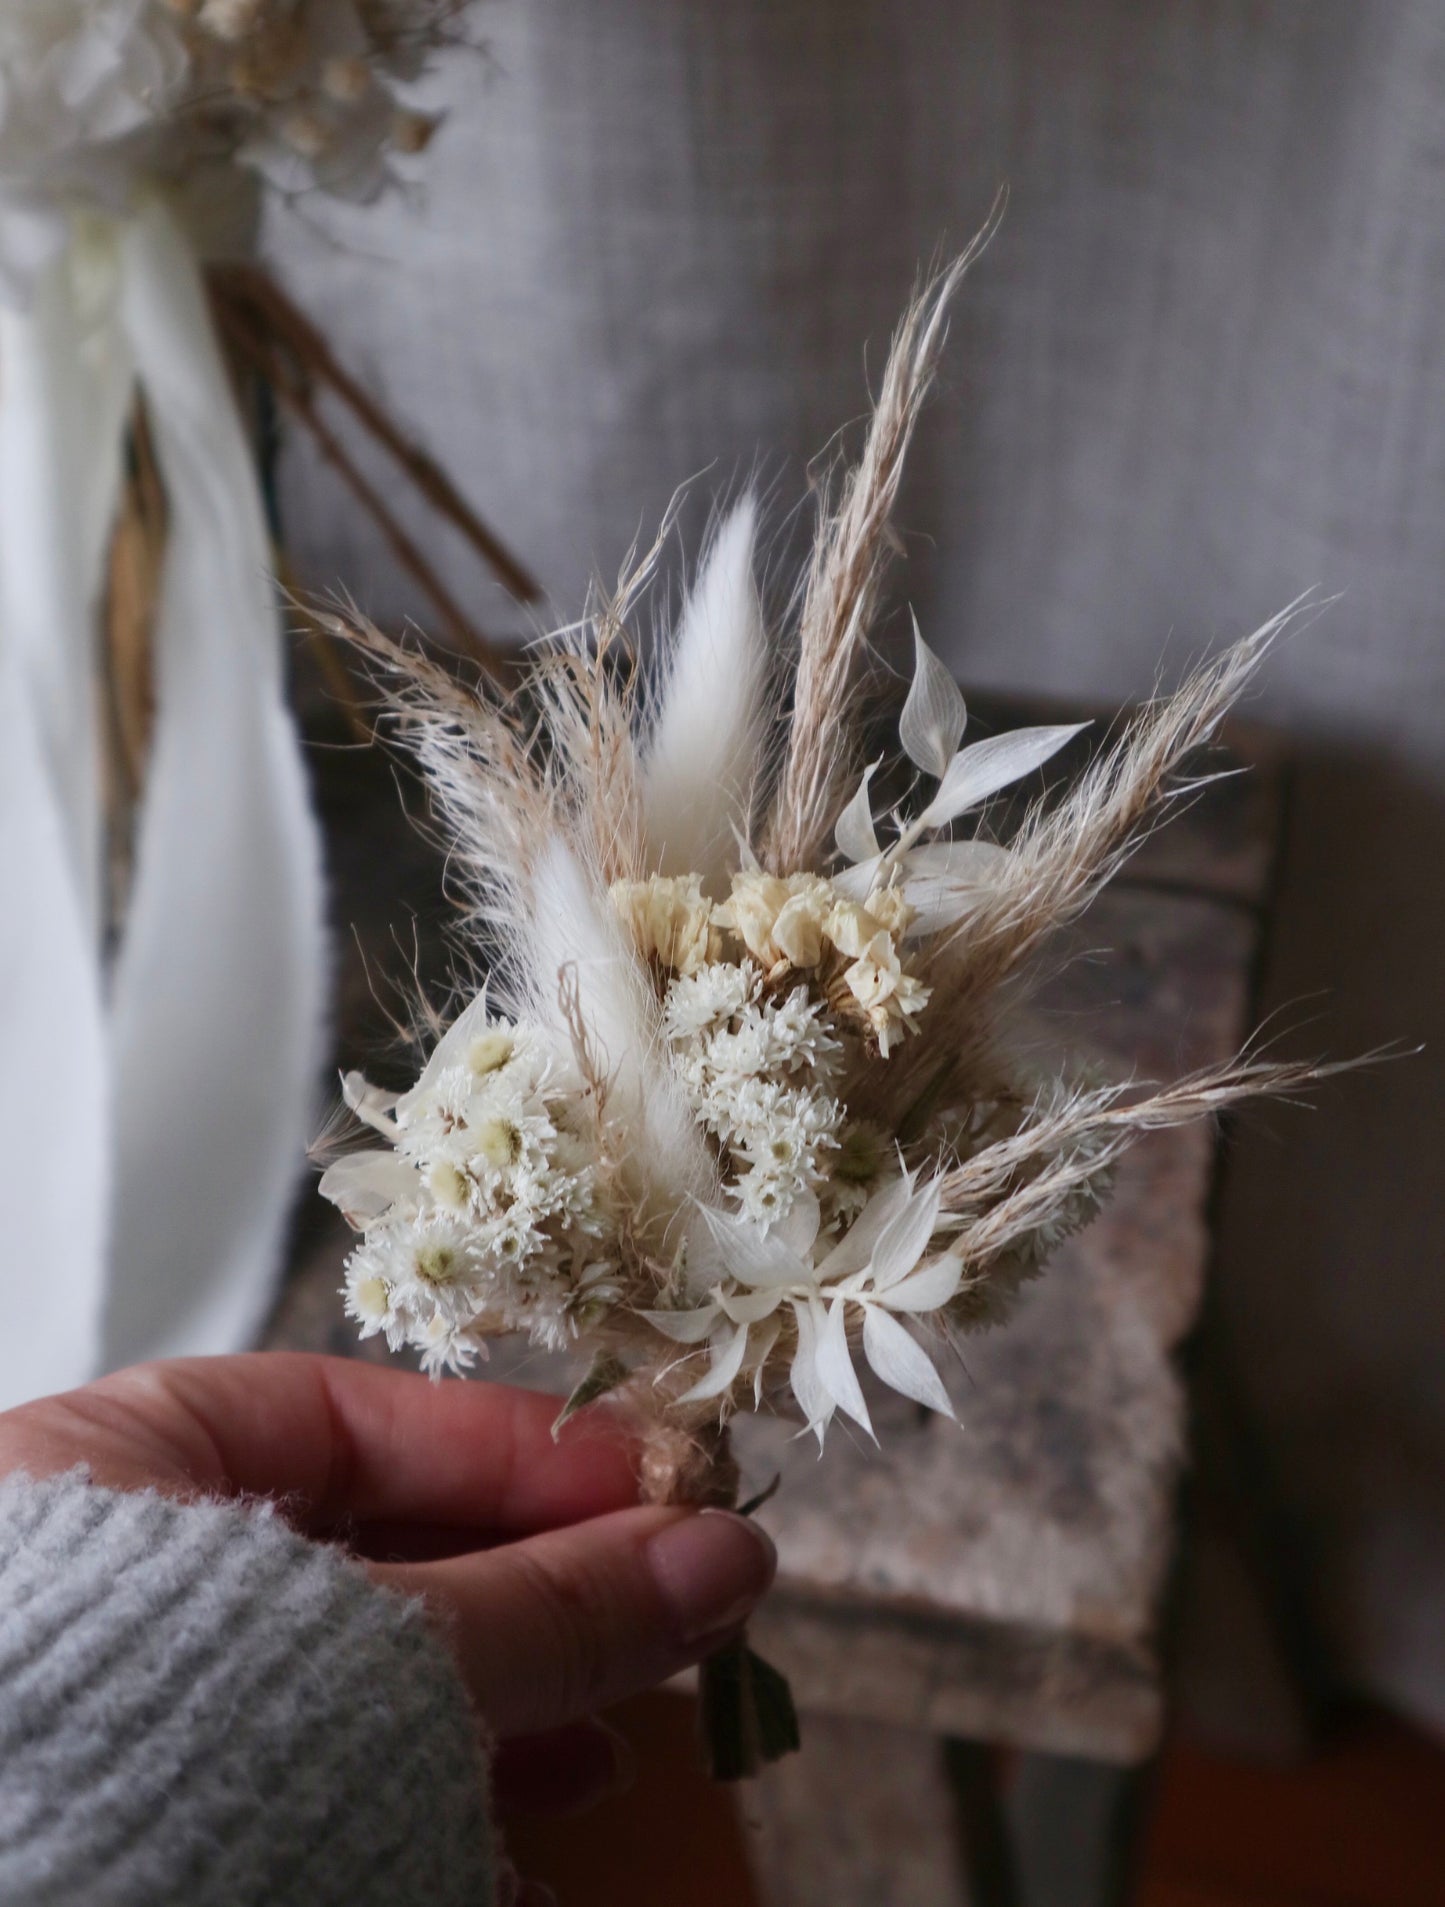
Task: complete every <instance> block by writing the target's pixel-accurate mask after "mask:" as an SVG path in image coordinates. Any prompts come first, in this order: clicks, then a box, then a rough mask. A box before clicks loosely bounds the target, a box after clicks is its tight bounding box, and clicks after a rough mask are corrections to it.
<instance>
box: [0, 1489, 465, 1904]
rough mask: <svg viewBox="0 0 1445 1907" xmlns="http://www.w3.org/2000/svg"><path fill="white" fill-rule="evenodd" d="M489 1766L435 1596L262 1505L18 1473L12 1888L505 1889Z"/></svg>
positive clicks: (0, 1752) (12, 1639)
mask: <svg viewBox="0 0 1445 1907" xmlns="http://www.w3.org/2000/svg"><path fill="white" fill-rule="evenodd" d="M485 1780H486V1767H485V1758H484V1755H483V1752H482V1748H481V1743H480V1736H479V1731H478V1726H477V1722H476V1719H475V1717H474V1716H473V1714H472V1713H471V1710H470V1708H469V1706H468V1703H467V1698H466V1695H465V1692H464V1690H463V1688H462V1686H461V1683H460V1680H459V1678H458V1676H457V1673H456V1671H455V1669H454V1667H453V1664H452V1661H451V1658H450V1657H449V1655H448V1654H447V1652H446V1650H445V1648H444V1646H443V1645H442V1643H441V1642H440V1641H438V1639H437V1638H436V1637H435V1636H434V1635H433V1634H432V1633H431V1631H430V1629H429V1628H428V1627H427V1625H426V1622H425V1620H424V1618H423V1615H422V1612H421V1608H420V1605H418V1604H415V1603H411V1602H408V1601H407V1600H405V1599H404V1598H402V1597H399V1596H396V1595H393V1594H391V1593H389V1592H388V1591H385V1590H382V1589H379V1588H377V1587H376V1586H375V1585H374V1584H373V1583H372V1582H371V1581H370V1579H369V1578H368V1577H367V1576H366V1575H365V1573H364V1572H363V1571H362V1570H361V1569H360V1568H358V1567H357V1566H356V1565H355V1564H354V1563H352V1562H350V1561H349V1560H348V1559H346V1558H345V1557H343V1556H341V1555H340V1554H338V1553H337V1552H335V1551H333V1550H330V1549H327V1548H325V1547H324V1546H322V1545H320V1544H315V1543H310V1542H307V1541H306V1540H304V1539H303V1538H302V1537H299V1536H297V1535H296V1534H295V1533H294V1532H293V1531H292V1530H290V1529H289V1528H288V1527H287V1526H286V1524H285V1523H284V1522H282V1521H281V1519H280V1518H279V1517H277V1516H275V1515H273V1514H272V1513H270V1511H269V1510H268V1509H267V1508H265V1507H264V1506H263V1507H259V1508H256V1507H244V1508H243V1507H238V1506H236V1505H233V1504H226V1503H216V1502H209V1501H201V1502H190V1503H182V1502H177V1501H175V1500H173V1499H171V1498H167V1497H163V1496H159V1495H157V1494H156V1493H155V1492H152V1491H145V1492H120V1491H115V1490H107V1489H102V1488H99V1487H98V1486H96V1485H94V1484H91V1483H89V1482H88V1481H87V1480H86V1479H85V1477H84V1475H83V1474H81V1473H77V1472H73V1473H71V1474H70V1475H68V1476H63V1477H54V1478H50V1479H47V1480H45V1481H40V1482H37V1481H35V1480H33V1479H31V1478H29V1477H26V1476H23V1475H21V1476H11V1477H8V1478H6V1479H4V1480H3V1481H0V1900H4V1901H5V1902H7V1903H8V1904H9V1907H40V1904H41V1903H44V1907H71V1904H72V1903H74V1907H80V1904H81V1903H84V1907H141V1904H142V1903H144V1907H160V1904H161V1903H168V1902H172V1901H174V1902H178V1903H179V1902H184V1903H185V1904H186V1907H251V1903H253V1902H254V1903H256V1907H262V1904H263V1903H264V1907H292V1904H293V1903H294V1904H295V1907H303V1904H304V1907H325V1904H326V1903H330V1902H337V1903H341V1902H345V1903H346V1907H372V1903H376V1904H377V1907H380V1903H382V1902H385V1903H386V1904H387V1907H403V1904H406V1907H409V1904H410V1903H412V1902H417V1903H421V1902H425V1903H428V1907H462V1903H465V1907H485V1904H486V1903H489V1902H490V1901H491V1900H492V1897H493V1891H494V1889H493V1879H492V1874H493V1858H492V1837H491V1831H490V1827H489V1823H488V1820H487V1814H486V1800H485Z"/></svg>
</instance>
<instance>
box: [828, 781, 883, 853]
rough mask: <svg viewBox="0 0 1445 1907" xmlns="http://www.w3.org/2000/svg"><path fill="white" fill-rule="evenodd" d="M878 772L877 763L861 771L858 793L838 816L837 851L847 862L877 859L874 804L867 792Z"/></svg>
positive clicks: (835, 831)
mask: <svg viewBox="0 0 1445 1907" xmlns="http://www.w3.org/2000/svg"><path fill="white" fill-rule="evenodd" d="M877 771H878V764H877V762H876V761H875V762H872V763H870V765H869V766H868V767H867V768H865V769H864V770H863V779H862V781H860V782H859V784H858V792H857V793H856V794H855V795H854V797H853V799H852V800H851V801H850V802H849V803H848V805H847V807H846V808H845V809H844V810H843V812H842V814H840V815H839V816H838V825H837V827H836V828H834V830H833V839H834V840H835V841H836V842H837V843H838V852H839V853H840V854H841V855H842V856H843V858H844V859H845V860H847V861H854V862H857V861H876V860H877V858H878V855H879V852H880V849H879V844H878V836H877V834H876V833H875V831H874V827H873V801H872V797H871V795H870V794H869V792H868V784H869V783H870V782H871V781H872V779H873V777H874V775H875V774H876V773H877Z"/></svg>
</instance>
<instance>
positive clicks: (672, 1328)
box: [637, 1304, 722, 1344]
mask: <svg viewBox="0 0 1445 1907" xmlns="http://www.w3.org/2000/svg"><path fill="white" fill-rule="evenodd" d="M637 1315H638V1317H640V1318H645V1319H646V1320H647V1322H648V1323H649V1324H650V1325H651V1326H652V1328H653V1329H654V1330H655V1331H661V1333H662V1335H663V1336H664V1337H665V1338H671V1339H672V1341H673V1343H674V1344H701V1343H702V1341H703V1339H704V1338H706V1337H709V1336H710V1335H711V1334H712V1332H713V1331H714V1330H715V1329H716V1327H717V1321H718V1319H719V1317H720V1316H721V1315H722V1314H721V1311H720V1310H719V1308H718V1306H717V1305H715V1304H709V1305H704V1306H703V1308H702V1310H701V1311H639V1312H638V1314H637Z"/></svg>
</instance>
